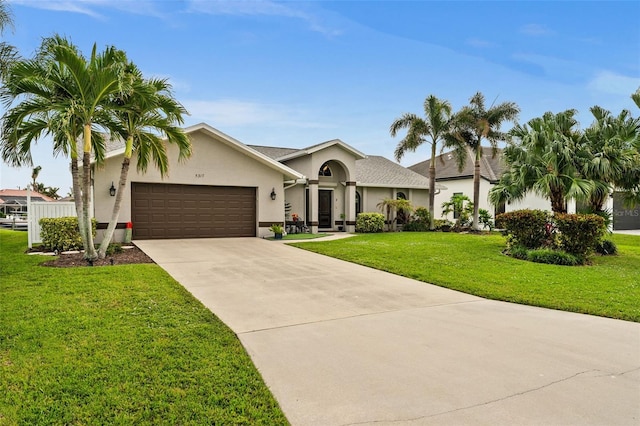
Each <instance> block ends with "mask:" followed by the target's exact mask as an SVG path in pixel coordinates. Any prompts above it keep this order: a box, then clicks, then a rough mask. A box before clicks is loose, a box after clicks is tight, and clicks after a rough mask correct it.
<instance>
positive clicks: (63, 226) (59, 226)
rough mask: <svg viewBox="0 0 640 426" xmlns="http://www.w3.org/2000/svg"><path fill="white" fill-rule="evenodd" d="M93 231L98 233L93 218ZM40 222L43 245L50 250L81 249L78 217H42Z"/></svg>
mask: <svg viewBox="0 0 640 426" xmlns="http://www.w3.org/2000/svg"><path fill="white" fill-rule="evenodd" d="M91 222H92V233H93V236H94V237H95V235H96V220H95V219H92V220H91ZM38 223H39V224H40V237H41V238H42V245H43V246H44V248H45V249H48V250H58V251H67V250H80V249H82V248H83V246H82V237H81V236H80V230H79V228H78V218H77V217H56V218H47V217H45V218H42V219H40V221H39V222H38Z"/></svg>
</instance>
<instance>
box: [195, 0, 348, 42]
mask: <svg viewBox="0 0 640 426" xmlns="http://www.w3.org/2000/svg"><path fill="white" fill-rule="evenodd" d="M187 12H194V13H206V14H209V15H236V16H260V15H262V16H281V17H285V18H293V19H300V20H302V21H304V22H306V23H307V24H308V25H309V28H310V29H311V30H312V31H316V32H319V33H322V34H324V35H326V36H329V37H333V36H338V35H340V34H341V33H342V32H341V31H340V30H336V29H333V28H329V27H327V26H325V25H322V24H321V23H320V22H318V19H317V18H316V17H315V16H313V15H310V14H308V13H306V12H304V11H302V10H300V9H295V8H292V7H290V6H289V5H285V4H282V3H277V2H274V1H271V0H236V1H226V0H190V1H189V4H188V7H187Z"/></svg>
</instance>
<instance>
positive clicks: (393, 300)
mask: <svg viewBox="0 0 640 426" xmlns="http://www.w3.org/2000/svg"><path fill="white" fill-rule="evenodd" d="M136 244H137V245H138V246H139V247H140V248H141V249H142V250H144V251H145V252H146V253H147V254H148V255H149V256H150V257H151V258H153V259H154V260H155V261H156V262H157V263H158V264H159V265H160V266H161V267H163V268H164V269H165V270H166V271H167V272H169V274H171V275H172V276H173V277H174V278H175V279H176V280H177V281H179V282H180V283H181V284H182V285H183V286H184V287H186V288H187V289H188V290H189V291H190V292H191V293H192V294H193V295H194V296H195V297H197V298H198V299H200V300H201V301H202V303H203V304H204V305H206V306H207V307H208V308H209V309H211V310H212V311H213V312H214V313H215V314H216V315H217V316H218V317H219V318H220V319H221V320H222V321H224V322H225V323H226V324H227V325H228V326H229V327H231V329H232V330H233V331H234V332H236V333H237V335H238V337H239V338H240V340H241V341H242V343H243V345H244V346H245V348H246V349H247V351H248V353H249V354H250V356H251V358H252V359H253V361H254V363H255V365H256V366H257V367H258V369H259V370H260V372H261V373H262V376H263V377H264V380H265V381H266V383H267V385H268V386H269V388H270V389H271V391H272V392H273V394H274V395H275V397H276V398H277V400H278V401H279V403H280V406H281V407H282V409H283V411H284V412H285V414H286V415H287V418H288V419H289V420H290V421H291V423H292V424H293V425H356V424H357V425H374V424H375V425H398V424H405V425H422V424H434V425H443V424H444V425H460V424H474V425H477V424H480V425H485V424H486V425H499V424H503V425H560V424H561V425H568V424H576V425H588V424H592V425H638V424H640V324H638V323H631V322H626V321H617V320H611V319H606V318H598V317H593V316H588V315H580V314H573V313H567V312H560V311H553V310H547V309H540V308H533V307H528V306H520V305H514V304H509V303H503V302H496V301H489V300H485V299H481V298H478V297H474V296H469V295H466V294H463V293H458V292H455V291H451V290H446V289H443V288H440V287H436V286H433V285H429V284H424V283H420V282H417V281H414V280H410V279H406V278H401V277H397V276H395V275H391V274H387V273H385V272H380V271H376V270H372V269H369V268H365V267H362V266H358V265H354V264H350V263H347V262H342V261H339V260H336V259H332V258H328V257H325V256H320V255H317V254H313V253H309V252H306V251H303V250H299V249H296V248H293V247H289V246H286V245H284V244H278V243H276V242H272V241H266V240H261V239H257V238H245V239H242V238H240V239H238V238H236V239H196V240H163V241H157V240H156V241H136ZM433 267H434V268H437V267H438V266H437V265H433Z"/></svg>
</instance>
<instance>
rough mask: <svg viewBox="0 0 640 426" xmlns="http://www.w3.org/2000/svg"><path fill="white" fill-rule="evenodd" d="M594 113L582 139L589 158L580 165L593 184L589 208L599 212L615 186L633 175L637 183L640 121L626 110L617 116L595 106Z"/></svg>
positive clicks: (592, 110)
mask: <svg viewBox="0 0 640 426" xmlns="http://www.w3.org/2000/svg"><path fill="white" fill-rule="evenodd" d="M591 113H592V114H593V116H594V118H595V120H594V122H593V123H592V124H591V126H590V127H588V128H587V129H586V130H585V132H584V137H583V139H582V143H583V147H584V149H586V150H587V152H588V155H587V156H586V158H584V161H583V162H582V164H581V172H582V174H583V176H584V177H585V178H587V179H590V180H591V181H593V184H594V187H593V190H592V192H591V194H590V195H589V208H590V210H591V211H593V212H595V213H599V212H602V211H603V206H604V204H605V202H606V200H607V198H608V197H609V194H610V193H611V192H612V191H613V190H614V189H615V188H616V187H624V186H626V182H627V181H628V178H629V177H630V176H633V175H634V174H635V177H636V182H637V176H638V174H637V169H638V168H639V167H640V159H639V158H638V157H639V156H638V150H637V149H636V148H634V146H633V144H634V143H635V142H636V141H637V139H638V130H639V129H640V121H638V120H637V119H633V118H632V117H631V113H630V112H629V111H627V110H623V111H622V112H621V113H620V114H619V115H618V116H617V117H614V116H613V115H612V114H611V112H609V111H607V110H605V109H603V108H601V107H599V106H594V107H592V108H591ZM634 169H635V170H636V172H635V173H634Z"/></svg>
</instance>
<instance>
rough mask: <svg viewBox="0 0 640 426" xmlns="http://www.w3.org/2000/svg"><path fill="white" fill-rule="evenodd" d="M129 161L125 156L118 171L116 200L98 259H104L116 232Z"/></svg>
mask: <svg viewBox="0 0 640 426" xmlns="http://www.w3.org/2000/svg"><path fill="white" fill-rule="evenodd" d="M130 163H131V159H130V158H129V157H127V156H125V157H124V158H123V160H122V168H121V170H120V180H119V181H118V192H116V199H115V202H114V204H113V212H112V213H111V219H110V220H109V226H107V230H106V232H105V233H104V236H103V238H102V242H101V243H100V249H99V250H98V257H99V258H100V259H104V258H105V257H106V255H107V249H108V248H109V244H110V243H111V240H112V239H113V233H114V231H115V230H116V225H117V224H118V217H119V216H120V206H121V205H122V197H123V196H124V195H123V194H124V190H125V188H126V185H127V176H128V175H129V165H130Z"/></svg>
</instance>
